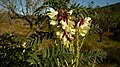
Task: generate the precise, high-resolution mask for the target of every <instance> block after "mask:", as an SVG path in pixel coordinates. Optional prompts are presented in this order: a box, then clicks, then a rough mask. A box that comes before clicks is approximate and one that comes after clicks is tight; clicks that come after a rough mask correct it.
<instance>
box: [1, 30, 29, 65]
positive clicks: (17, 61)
mask: <svg viewBox="0 0 120 67" xmlns="http://www.w3.org/2000/svg"><path fill="white" fill-rule="evenodd" d="M22 41H23V39H22V38H19V37H18V36H17V35H14V34H13V33H10V32H9V33H5V34H3V35H1V36H0V67H5V66H10V67H16V66H23V67H24V66H25V65H27V62H26V61H25V59H27V55H26V54H27V53H28V52H29V49H27V48H23V47H22Z"/></svg>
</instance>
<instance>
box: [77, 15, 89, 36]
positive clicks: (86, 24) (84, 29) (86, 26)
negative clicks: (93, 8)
mask: <svg viewBox="0 0 120 67" xmlns="http://www.w3.org/2000/svg"><path fill="white" fill-rule="evenodd" d="M90 20H91V18H90V17H86V18H85V19H84V21H83V25H80V26H79V24H80V22H78V24H77V26H78V27H79V33H80V35H81V36H85V35H86V33H87V32H88V30H89V29H90V25H91V23H90V22H89V21H90Z"/></svg>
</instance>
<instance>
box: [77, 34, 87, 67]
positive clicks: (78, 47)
mask: <svg viewBox="0 0 120 67" xmlns="http://www.w3.org/2000/svg"><path fill="white" fill-rule="evenodd" d="M78 37H79V35H78V32H77V33H76V45H77V48H76V50H77V54H76V66H75V67H78V62H79V55H80V50H81V48H82V46H83V43H84V41H85V37H84V38H83V39H82V42H81V44H80V46H79V44H78V42H79V41H78V40H79V39H78Z"/></svg>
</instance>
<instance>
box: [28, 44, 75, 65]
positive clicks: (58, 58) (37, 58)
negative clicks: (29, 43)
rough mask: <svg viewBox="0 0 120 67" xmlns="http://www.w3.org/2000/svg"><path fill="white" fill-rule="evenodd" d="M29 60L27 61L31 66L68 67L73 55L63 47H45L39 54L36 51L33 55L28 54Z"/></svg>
mask: <svg viewBox="0 0 120 67" xmlns="http://www.w3.org/2000/svg"><path fill="white" fill-rule="evenodd" d="M29 56H30V57H29V59H28V60H27V61H28V62H29V63H30V65H31V66H38V67H39V66H40V67H58V66H66V67H68V66H70V65H69V63H71V60H72V58H73V56H74V54H73V53H72V52H70V51H68V49H66V48H65V47H64V46H63V45H60V44H59V46H56V45H52V46H51V47H48V46H47V47H46V49H42V50H41V51H40V54H38V52H37V51H36V52H35V53H31V54H29Z"/></svg>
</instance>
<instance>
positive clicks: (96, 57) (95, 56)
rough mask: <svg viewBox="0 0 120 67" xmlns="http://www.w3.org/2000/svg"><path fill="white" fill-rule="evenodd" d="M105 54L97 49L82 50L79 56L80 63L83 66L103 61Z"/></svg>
mask: <svg viewBox="0 0 120 67" xmlns="http://www.w3.org/2000/svg"><path fill="white" fill-rule="evenodd" d="M106 56H107V54H106V53H105V52H104V51H102V50H99V49H92V50H90V51H88V52H85V51H83V52H82V53H81V56H80V64H81V66H82V67H84V66H90V67H91V66H93V65H95V66H96V65H97V64H99V63H101V62H103V59H106Z"/></svg>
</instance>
